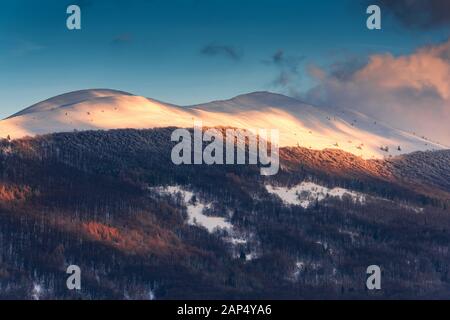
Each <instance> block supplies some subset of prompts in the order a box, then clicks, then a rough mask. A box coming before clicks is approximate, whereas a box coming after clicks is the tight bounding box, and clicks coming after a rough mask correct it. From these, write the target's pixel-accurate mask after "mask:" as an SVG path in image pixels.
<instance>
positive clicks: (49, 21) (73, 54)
mask: <svg viewBox="0 0 450 320" xmlns="http://www.w3.org/2000/svg"><path fill="white" fill-rule="evenodd" d="M373 2H374V3H376V1H373ZM70 4H79V5H80V7H81V10H82V30H77V31H70V30H68V29H67V28H66V18H67V14H66V8H67V6H68V5H70ZM366 7H367V2H366V1H365V0H361V1H359V0H341V1H336V0H330V1H313V0H179V1H175V0H147V1H139V0H126V1H125V0H114V1H108V0H78V1H76V0H73V1H70V0H67V1H65V0H53V1H46V0H41V1H32V0H14V1H12V0H7V1H2V2H1V4H0V39H1V42H0V98H1V99H0V101H1V102H0V103H1V106H0V118H3V117H6V116H8V115H10V114H12V113H14V112H16V111H18V110H20V109H23V108H25V107H27V106H29V105H31V104H33V103H35V102H38V101H40V100H43V99H46V98H49V97H52V96H54V95H57V94H61V93H64V92H68V91H74V90H79V89H87V88H111V89H119V90H124V91H128V92H131V93H134V94H138V95H143V96H148V97H152V98H155V99H159V100H162V101H165V102H170V103H175V104H180V105H190V104H195V103H200V102H206V101H210V100H215V99H224V98H230V97H233V96H235V95H238V94H241V93H247V92H252V91H260V90H269V91H274V92H281V93H286V94H290V93H292V92H288V91H287V90H286V87H285V86H284V85H283V84H284V80H283V79H284V78H283V75H287V76H289V77H295V79H294V80H292V79H291V80H292V81H294V82H295V86H296V90H298V91H299V92H302V91H305V90H307V89H308V88H309V87H310V86H311V85H312V83H311V81H312V80H311V79H310V78H309V77H308V75H307V66H309V65H311V64H314V65H318V66H321V67H323V68H327V66H331V65H333V64H334V63H335V62H336V61H340V60H342V59H346V58H348V57H358V58H361V59H364V58H365V57H367V56H368V55H370V54H374V53H384V52H390V53H392V54H394V55H401V54H408V53H411V52H413V51H414V50H415V49H416V48H417V47H420V46H423V45H426V44H433V43H437V42H441V41H444V40H445V39H446V38H448V36H449V34H448V27H440V28H432V29H430V28H412V29H411V28H409V27H407V26H405V25H404V24H402V23H400V22H399V21H398V19H395V16H394V15H392V14H391V13H390V12H388V11H387V10H385V9H384V7H383V6H382V19H383V20H382V24H383V25H382V27H383V28H382V30H380V31H369V30H368V29H367V28H366V19H367V15H366V14H365V10H366ZM283 72H284V73H285V74H284V73H283ZM297 88H298V89H297Z"/></svg>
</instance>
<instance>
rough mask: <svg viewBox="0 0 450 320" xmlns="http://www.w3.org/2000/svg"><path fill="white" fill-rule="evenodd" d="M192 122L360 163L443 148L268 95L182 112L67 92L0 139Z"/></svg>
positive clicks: (11, 125) (145, 101)
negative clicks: (334, 152)
mask: <svg viewBox="0 0 450 320" xmlns="http://www.w3.org/2000/svg"><path fill="white" fill-rule="evenodd" d="M196 121H202V122H203V125H204V126H208V127H216V126H229V127H236V128H244V129H251V128H253V129H257V128H261V129H278V130H279V131H280V143H279V144H280V146H281V147H285V146H301V147H306V148H310V149H315V150H323V149H328V148H336V149H341V150H344V151H347V152H350V153H352V154H355V155H358V156H361V157H362V158H365V159H371V158H384V157H389V156H396V155H400V154H405V153H411V152H414V151H426V150H440V149H445V148H446V147H445V146H443V145H440V144H438V143H435V142H431V141H428V140H426V139H424V138H421V137H418V136H415V135H414V134H411V133H407V132H404V131H401V130H397V129H395V128H392V127H390V126H387V125H385V124H383V123H380V122H378V121H376V120H374V119H371V118H370V117H368V116H366V115H363V114H361V113H356V112H352V111H347V110H342V111H341V110H339V111H336V110H333V109H330V108H319V107H314V106H311V105H308V104H306V103H303V102H301V101H299V100H296V99H294V98H290V97H287V96H283V95H280V94H274V93H269V92H254V93H250V94H245V95H240V96H237V97H235V98H233V99H230V100H223V101H213V102H210V103H205V104H200V105H194V106H187V107H182V106H176V105H173V104H168V103H164V102H159V101H157V100H153V99H150V98H145V97H141V96H135V95H132V94H130V93H126V92H122V91H117V90H108V89H92V90H81V91H75V92H70V93H66V94H63V95H59V96H56V97H54V98H50V99H48V100H45V101H43V102H40V103H37V104H35V105H33V106H31V107H29V108H26V109H24V110H22V111H20V112H18V113H16V114H14V115H12V116H10V117H9V118H7V119H4V120H2V121H0V138H7V137H10V138H11V139H17V138H22V137H25V136H35V135H41V134H48V133H54V132H71V131H84V130H109V129H124V128H134V129H146V128H161V127H181V128H192V127H193V126H194V122H196Z"/></svg>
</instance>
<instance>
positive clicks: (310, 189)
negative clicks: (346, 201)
mask: <svg viewBox="0 0 450 320" xmlns="http://www.w3.org/2000/svg"><path fill="white" fill-rule="evenodd" d="M266 190H267V191H268V192H269V193H270V194H275V195H277V196H278V197H279V198H280V199H281V200H283V202H284V203H285V204H288V205H295V206H301V207H303V208H305V209H307V208H309V207H310V206H311V205H312V204H314V203H315V202H316V201H319V202H320V201H323V200H325V199H326V198H327V197H333V198H339V199H341V200H342V199H343V197H344V196H348V197H350V198H351V199H352V201H353V202H355V203H361V204H363V203H364V202H365V200H366V196H365V195H364V194H362V193H359V192H355V191H351V190H348V189H344V188H339V187H336V188H331V189H330V188H327V187H324V186H320V185H318V184H315V183H313V182H302V183H301V184H299V185H297V186H295V187H292V188H287V187H275V186H271V185H266Z"/></svg>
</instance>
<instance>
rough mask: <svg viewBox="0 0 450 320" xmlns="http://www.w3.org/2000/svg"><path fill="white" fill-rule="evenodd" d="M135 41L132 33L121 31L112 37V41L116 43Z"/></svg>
mask: <svg viewBox="0 0 450 320" xmlns="http://www.w3.org/2000/svg"><path fill="white" fill-rule="evenodd" d="M132 41H133V36H132V35H131V34H130V33H121V34H119V35H117V36H116V37H115V38H114V39H112V41H111V43H112V44H116V45H121V44H126V43H130V42H132Z"/></svg>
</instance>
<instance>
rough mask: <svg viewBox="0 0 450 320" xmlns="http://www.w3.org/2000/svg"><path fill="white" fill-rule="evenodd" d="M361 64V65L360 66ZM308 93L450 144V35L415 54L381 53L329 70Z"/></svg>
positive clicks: (315, 74)
mask: <svg viewBox="0 0 450 320" xmlns="http://www.w3.org/2000/svg"><path fill="white" fill-rule="evenodd" d="M355 66H358V67H355ZM311 75H312V76H313V77H314V78H315V79H316V80H317V81H318V85H317V86H315V87H314V88H313V89H311V90H310V91H309V92H308V93H307V99H308V100H309V101H312V102H314V103H316V104H325V105H329V106H337V107H341V108H351V109H356V110H359V111H362V112H364V113H366V114H369V115H371V116H373V117H376V118H378V119H380V120H383V121H385V122H387V123H389V124H391V125H393V126H396V127H400V128H402V129H404V130H407V131H409V132H417V133H418V134H421V135H425V136H427V137H430V138H432V139H434V140H437V141H439V142H441V143H444V144H446V145H450V125H449V124H450V39H449V40H448V41H447V42H445V43H442V44H439V45H435V46H427V47H423V48H420V49H418V50H417V51H416V52H414V53H412V54H410V55H404V56H398V57H396V56H393V55H391V54H377V55H373V56H371V57H369V60H368V61H367V62H366V63H365V64H362V65H358V64H352V63H344V64H339V65H337V67H335V69H334V70H331V71H329V72H326V71H324V70H321V69H318V68H316V67H314V68H312V69H311Z"/></svg>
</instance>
